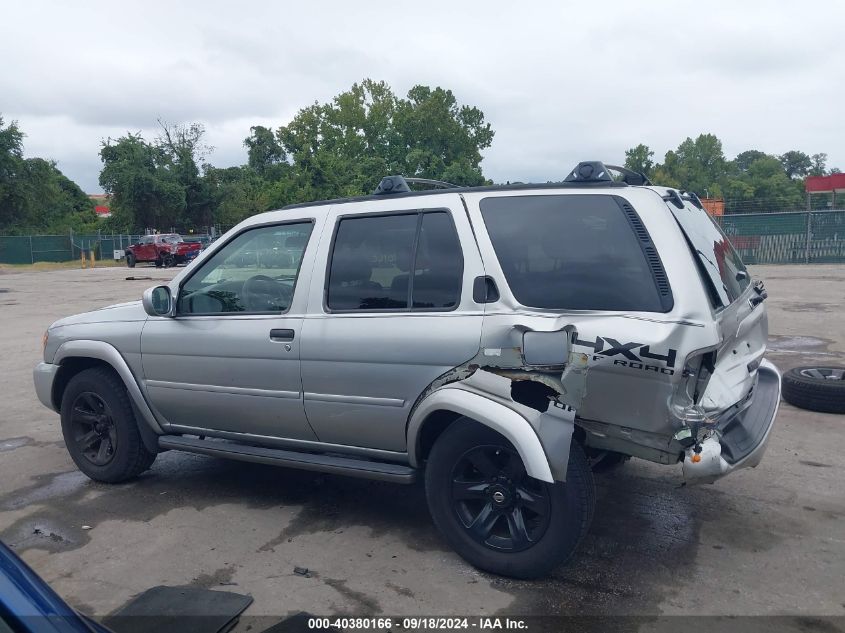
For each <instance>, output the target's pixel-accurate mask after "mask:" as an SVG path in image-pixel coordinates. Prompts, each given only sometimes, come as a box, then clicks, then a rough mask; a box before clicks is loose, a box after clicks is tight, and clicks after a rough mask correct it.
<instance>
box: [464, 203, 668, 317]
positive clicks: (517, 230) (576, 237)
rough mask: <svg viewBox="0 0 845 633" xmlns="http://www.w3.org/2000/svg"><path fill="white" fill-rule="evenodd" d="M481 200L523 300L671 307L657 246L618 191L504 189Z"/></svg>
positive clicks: (591, 306)
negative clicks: (514, 192) (524, 192)
mask: <svg viewBox="0 0 845 633" xmlns="http://www.w3.org/2000/svg"><path fill="white" fill-rule="evenodd" d="M480 207H481V214H482V217H483V218H484V224H485V226H486V227H487V233H488V234H489V236H490V240H491V241H492V243H493V248H494V249H495V251H496V256H497V258H498V260H499V263H500V265H501V267H502V271H503V272H504V274H505V278H506V279H507V282H508V286H509V287H510V289H511V292H512V293H513V295H514V297H515V298H516V300H517V301H519V303H521V304H522V305H524V306H530V307H535V308H546V309H557V310H621V311H644V312H667V311H668V310H670V309H671V307H672V303H671V291H670V290H669V287H668V282H667V281H666V276H665V272H664V271H663V268H662V264H661V262H660V258H659V257H658V255H657V251H656V250H655V249H654V246H653V245H652V244H651V240H650V238H649V236H648V233H647V232H646V230H645V228H644V227H643V225H642V222H641V221H640V220H639V217H638V216H637V215H636V212H635V211H634V210H633V208H631V206H630V205H629V204H628V203H627V202H625V201H624V200H622V199H621V198H619V197H618V196H612V195H582V194H572V195H549V196H501V197H490V198H484V199H483V200H482V201H481V203H480ZM658 279H659V280H660V284H658V281H657V280H658ZM658 285H660V288H658Z"/></svg>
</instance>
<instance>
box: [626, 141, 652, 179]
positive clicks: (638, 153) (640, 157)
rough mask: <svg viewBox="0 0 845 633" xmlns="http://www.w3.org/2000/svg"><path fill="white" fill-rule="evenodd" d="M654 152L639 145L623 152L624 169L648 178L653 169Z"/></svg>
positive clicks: (646, 146) (645, 146)
mask: <svg viewBox="0 0 845 633" xmlns="http://www.w3.org/2000/svg"><path fill="white" fill-rule="evenodd" d="M653 156H654V152H653V151H652V150H651V149H650V148H649V147H648V145H643V144H642V143H640V144H639V145H637V146H636V147H632V148H631V149H627V150H625V165H624V166H625V167H627V168H628V169H633V170H634V171H636V172H639V173H641V174H645V175H646V176H650V175H651V173H652V170H653V169H654V161H653V160H652V157H653Z"/></svg>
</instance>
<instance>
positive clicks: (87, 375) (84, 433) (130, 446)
mask: <svg viewBox="0 0 845 633" xmlns="http://www.w3.org/2000/svg"><path fill="white" fill-rule="evenodd" d="M61 417H62V435H63V436H64V439H65V445H66V446H67V449H68V452H69V453H70V456H71V458H72V459H73V461H74V463H75V464H76V465H77V467H78V468H79V470H81V471H82V472H83V473H85V474H86V475H87V476H88V477H90V478H91V479H93V480H95V481H102V482H106V483H119V482H121V481H126V480H128V479H132V478H134V477H136V476H138V475H140V474H141V473H142V472H144V471H145V470H147V469H148V468H149V467H150V466H152V464H153V462H154V461H155V458H156V453H151V452H150V451H148V450H147V449H146V448H145V447H144V443H143V441H142V440H141V434H140V432H139V430H138V423H137V422H136V420H135V414H134V412H133V410H132V404H131V402H130V401H129V395H128V394H127V393H126V387H125V386H124V385H123V382H122V381H121V380H120V379H119V378H118V377H117V375H116V374H115V373H114V372H113V371H111V370H110V369H107V368H105V367H95V368H92V369H86V370H85V371H81V372H79V373H78V374H77V375H76V376H74V377H73V378H71V379H70V382H68V385H67V387H66V388H65V391H64V394H63V395H62V406H61ZM95 436H96V437H95ZM86 445H90V446H88V448H84V447H85V446H86ZM101 451H102V455H101ZM99 458H101V459H99Z"/></svg>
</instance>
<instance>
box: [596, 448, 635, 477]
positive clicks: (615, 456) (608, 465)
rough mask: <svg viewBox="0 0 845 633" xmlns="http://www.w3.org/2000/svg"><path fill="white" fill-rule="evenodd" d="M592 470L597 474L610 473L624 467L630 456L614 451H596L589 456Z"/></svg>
mask: <svg viewBox="0 0 845 633" xmlns="http://www.w3.org/2000/svg"><path fill="white" fill-rule="evenodd" d="M588 459H589V462H590V470H592V471H593V472H594V473H596V474H600V473H601V474H604V473H610V472H613V471H615V470H618V469H619V468H621V467H622V466H624V465H625V464H626V463H627V462H628V460H629V459H631V457H630V455H624V454H622V453H614V452H613V451H595V452H593V453H590V454H589V455H588Z"/></svg>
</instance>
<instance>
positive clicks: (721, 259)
mask: <svg viewBox="0 0 845 633" xmlns="http://www.w3.org/2000/svg"><path fill="white" fill-rule="evenodd" d="M667 206H668V207H669V208H670V209H671V210H672V214H673V215H674V216H675V219H676V220H677V221H678V224H680V225H681V229H682V230H683V232H684V234H685V235H686V237H687V239H688V240H689V243H690V246H691V248H692V251H693V253H694V254H695V256H696V258H697V260H698V263H699V269H700V270H701V271H702V272H703V273H704V277H705V280H706V281H707V283H708V285H709V287H710V290H711V293H710V294H711V302H712V303H713V307H714V308H720V307H724V306H728V305H730V304H731V303H733V302H734V301H736V300H737V299H738V298H739V296H740V295H741V294H742V292H743V291H744V290H745V289H746V288H747V287H748V284H749V283H751V276H750V275H749V274H748V270H747V269H746V268H745V264H743V263H742V260H741V259H740V257H739V255H738V254H737V252H736V251H735V250H734V247H733V246H732V245H731V243H730V241H729V240H728V238H727V236H726V235H725V234H724V233H722V230H721V229H720V228H719V225H718V224H716V223H715V222H714V221H713V219H712V218H711V217H710V215H709V214H708V213H707V211H705V210H704V209H699V208H698V207H696V206H695V205H693V204H691V203H689V202H686V203H685V204H684V208H683V209H679V208H678V207H676V206H675V205H673V204H669V203H667Z"/></svg>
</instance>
